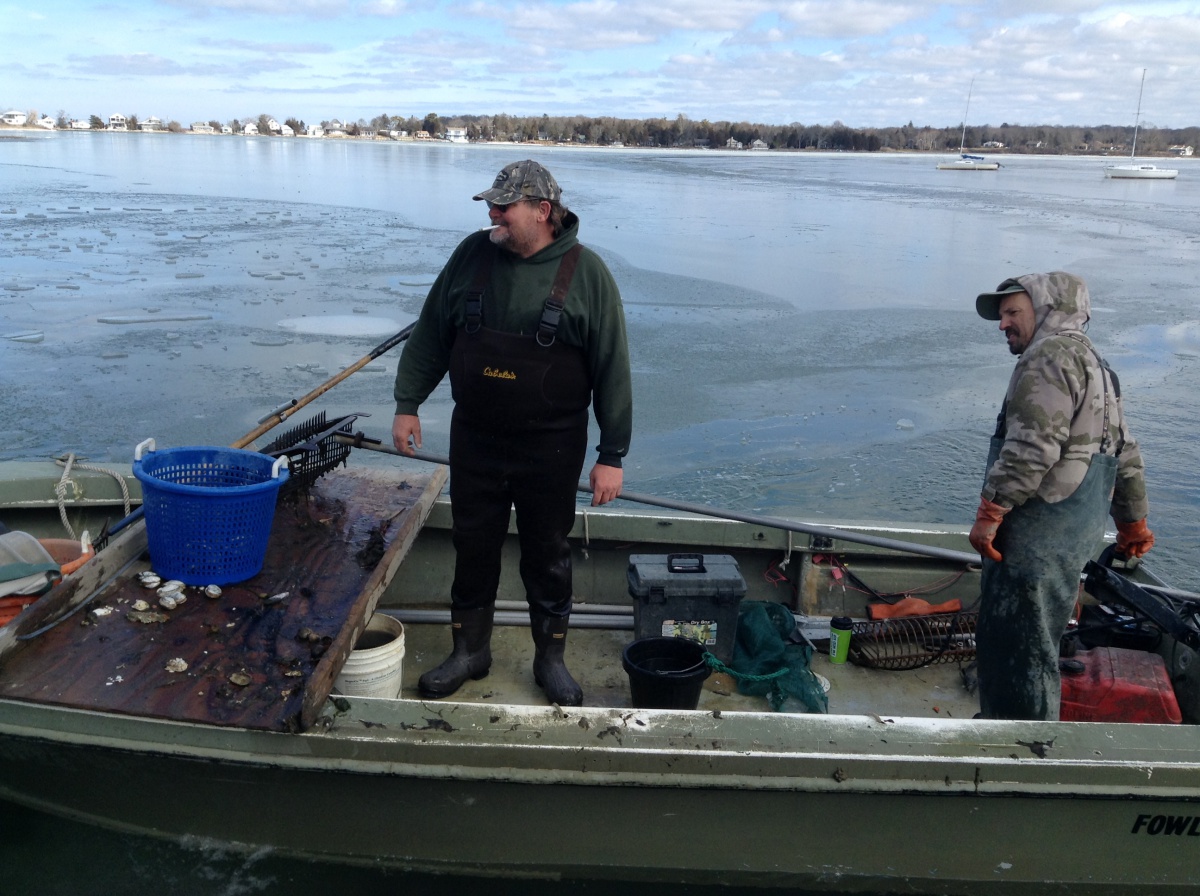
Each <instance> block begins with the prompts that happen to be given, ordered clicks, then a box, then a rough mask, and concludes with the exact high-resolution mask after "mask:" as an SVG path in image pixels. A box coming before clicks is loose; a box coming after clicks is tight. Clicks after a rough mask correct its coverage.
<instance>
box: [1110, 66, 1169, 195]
mask: <svg viewBox="0 0 1200 896" xmlns="http://www.w3.org/2000/svg"><path fill="white" fill-rule="evenodd" d="M1145 87H1146V70H1145V69H1142V84H1141V86H1140V87H1139V88H1138V104H1137V113H1136V114H1135V115H1134V117H1133V146H1132V147H1131V148H1130V150H1129V164H1128V165H1109V166H1107V167H1106V168H1105V169H1104V176H1105V177H1111V178H1120V179H1124V180H1174V179H1175V178H1176V177H1177V176H1178V175H1179V171H1178V170H1177V169H1175V168H1159V167H1158V166H1157V165H1152V164H1150V163H1149V162H1138V160H1137V138H1138V124H1139V122H1140V120H1141V117H1142V91H1143V90H1144V89H1145Z"/></svg>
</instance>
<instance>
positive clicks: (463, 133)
mask: <svg viewBox="0 0 1200 896" xmlns="http://www.w3.org/2000/svg"><path fill="white" fill-rule="evenodd" d="M446 139H447V140H449V141H450V142H451V143H466V142H467V129H466V128H446Z"/></svg>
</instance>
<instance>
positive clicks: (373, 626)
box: [333, 613, 404, 697]
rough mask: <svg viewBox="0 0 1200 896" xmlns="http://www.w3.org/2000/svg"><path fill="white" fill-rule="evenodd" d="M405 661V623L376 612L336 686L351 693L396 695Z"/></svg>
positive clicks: (356, 695) (340, 674)
mask: <svg viewBox="0 0 1200 896" xmlns="http://www.w3.org/2000/svg"><path fill="white" fill-rule="evenodd" d="M403 662H404V625H403V623H401V622H400V620H399V619H396V618H394V617H392V616H388V615H386V614H384V613H376V614H375V615H374V616H372V617H371V621H370V622H368V623H367V627H366V628H365V629H363V633H362V634H361V635H359V636H358V641H357V642H355V645H354V649H353V650H351V651H350V656H349V657H347V658H346V664H345V665H344V666H342V671H341V673H339V674H338V677H337V680H336V681H334V683H333V686H334V687H335V688H337V690H338V691H340V692H341V693H342V694H345V695H346V696H347V697H396V696H398V695H399V693H400V681H401V677H402V672H403Z"/></svg>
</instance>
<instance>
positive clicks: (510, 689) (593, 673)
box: [400, 623, 979, 718]
mask: <svg viewBox="0 0 1200 896" xmlns="http://www.w3.org/2000/svg"><path fill="white" fill-rule="evenodd" d="M404 628H405V655H404V661H403V684H402V690H401V694H400V696H401V697H405V698H413V699H417V698H419V696H420V695H419V693H418V691H417V679H418V678H419V677H420V675H421V673H422V672H424V671H425V670H427V669H431V668H433V667H434V666H436V665H438V664H439V663H440V662H441V661H442V660H443V659H445V658H446V656H447V654H448V653H449V651H450V627H449V625H447V624H430V623H406V624H405V627H404ZM631 640H633V632H632V631H631V630H619V629H599V628H572V629H571V631H570V632H569V634H568V638H567V648H566V663H567V668H568V669H570V670H571V673H572V675H573V676H574V677H575V679H576V680H577V681H578V682H579V684H580V686H581V687H582V688H583V695H584V704H585V705H587V706H608V707H628V706H631V705H632V700H631V697H630V692H629V677H628V675H627V674H626V672H625V670H624V668H623V667H622V665H621V654H622V650H623V649H624V647H625V645H626V644H628V643H629V642H630V641H631ZM533 654H534V647H533V638H532V635H531V634H530V631H529V627H528V626H517V625H497V626H496V628H495V630H494V632H493V635H492V668H491V671H490V673H489V674H488V676H487V677H486V678H482V679H480V680H479V681H471V680H468V681H467V682H466V683H465V684H464V685H463V686H462V687H461V688H460V689H459V691H458V692H457V693H456V694H455V695H454V699H456V700H464V701H467V702H480V703H497V704H503V703H511V704H517V705H535V706H537V705H545V704H546V698H545V695H544V694H543V693H542V690H541V688H539V687H538V686H537V685H536V684H535V683H534V680H533ZM812 669H813V671H814V672H816V673H817V674H818V675H821V676H823V677H824V678H825V679H827V680H828V681H829V683H830V687H829V692H828V694H829V711H830V712H831V713H838V714H849V715H879V716H884V717H886V716H912V717H918V718H970V717H971V716H973V715H974V714H975V713H976V712H978V711H979V703H978V698H977V697H976V696H975V695H974V694H972V693H970V692H968V691H967V689H966V688H965V687H964V686H963V677H962V674H961V673H960V667H959V665H958V664H957V663H943V664H939V665H931V666H926V667H924V668H921V669H913V670H906V671H888V670H880V669H867V668H863V667H860V666H855V665H853V664H852V663H842V664H834V663H832V662H830V660H829V657H828V656H827V655H825V654H820V653H818V654H815V655H814V656H813V661H812ZM698 708H699V709H702V710H709V711H711V710H721V711H723V712H736V711H739V710H740V711H759V712H766V711H770V705H769V704H768V703H767V701H766V699H765V698H763V697H752V696H745V695H742V694H739V693H738V692H737V688H736V685H735V683H734V681H733V679H732V678H731V677H730V676H729V675H726V674H723V673H714V674H712V675H710V676H709V677H708V679H707V680H706V681H705V683H704V688H703V690H702V691H701V695H700V703H699V707H698Z"/></svg>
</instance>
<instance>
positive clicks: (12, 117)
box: [0, 109, 29, 128]
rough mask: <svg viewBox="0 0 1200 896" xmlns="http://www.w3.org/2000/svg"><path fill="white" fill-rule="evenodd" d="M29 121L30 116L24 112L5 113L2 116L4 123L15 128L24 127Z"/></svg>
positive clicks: (1, 119) (0, 119)
mask: <svg viewBox="0 0 1200 896" xmlns="http://www.w3.org/2000/svg"><path fill="white" fill-rule="evenodd" d="M28 120H29V116H27V115H26V114H25V113H24V112H17V111H16V110H15V109H14V110H13V111H11V112H5V113H4V114H3V115H0V121H3V122H4V123H5V124H7V125H12V126H13V127H18V128H19V127H21V126H22V125H24V124H25V122H26V121H28Z"/></svg>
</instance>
